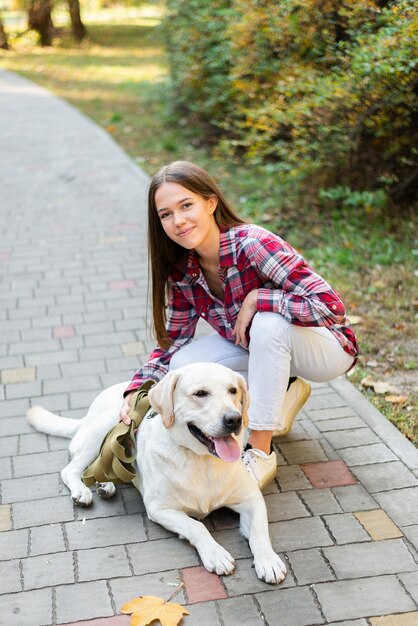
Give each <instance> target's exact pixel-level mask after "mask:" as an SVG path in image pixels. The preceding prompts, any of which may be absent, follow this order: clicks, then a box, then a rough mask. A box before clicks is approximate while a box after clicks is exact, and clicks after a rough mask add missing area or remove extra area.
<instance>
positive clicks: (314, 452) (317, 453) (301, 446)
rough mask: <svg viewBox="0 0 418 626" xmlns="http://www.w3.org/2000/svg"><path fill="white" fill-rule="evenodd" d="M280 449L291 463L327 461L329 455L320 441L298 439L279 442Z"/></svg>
mask: <svg viewBox="0 0 418 626" xmlns="http://www.w3.org/2000/svg"><path fill="white" fill-rule="evenodd" d="M279 449H280V451H281V452H282V454H283V455H284V457H285V459H286V460H287V462H288V463H289V464H290V465H299V464H300V463H316V462H319V461H327V460H328V459H327V457H326V455H325V453H324V450H323V449H322V447H321V445H320V444H319V442H318V441H296V442H294V443H282V444H279Z"/></svg>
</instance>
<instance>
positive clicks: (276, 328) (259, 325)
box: [250, 312, 291, 343]
mask: <svg viewBox="0 0 418 626" xmlns="http://www.w3.org/2000/svg"><path fill="white" fill-rule="evenodd" d="M290 326H291V324H290V322H288V321H287V320H286V319H285V318H284V317H283V315H280V314H279V313H267V312H266V313H256V314H255V316H254V318H253V321H252V324H251V329H250V339H251V341H253V342H257V343H259V342H265V343H269V342H270V343H271V341H272V339H275V338H279V337H280V336H281V335H283V333H285V332H286V331H287V330H288V329H289V327H290Z"/></svg>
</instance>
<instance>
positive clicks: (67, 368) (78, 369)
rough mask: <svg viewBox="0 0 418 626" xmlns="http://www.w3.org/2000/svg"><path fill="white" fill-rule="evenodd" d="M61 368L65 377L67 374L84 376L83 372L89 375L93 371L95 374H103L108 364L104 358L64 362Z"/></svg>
mask: <svg viewBox="0 0 418 626" xmlns="http://www.w3.org/2000/svg"><path fill="white" fill-rule="evenodd" d="M61 370H62V374H63V376H64V377H65V378H66V377H67V376H82V375H83V374H84V375H89V374H91V373H92V372H94V373H95V374H103V373H104V372H105V371H106V364H105V361H104V360H102V359H98V360H97V361H86V362H81V363H78V362H76V363H64V364H63V365H62V366H61Z"/></svg>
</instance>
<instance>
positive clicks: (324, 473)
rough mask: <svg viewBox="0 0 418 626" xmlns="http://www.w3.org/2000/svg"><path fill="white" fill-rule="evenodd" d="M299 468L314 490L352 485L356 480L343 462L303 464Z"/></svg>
mask: <svg viewBox="0 0 418 626" xmlns="http://www.w3.org/2000/svg"><path fill="white" fill-rule="evenodd" d="M301 468H302V470H303V472H304V474H305V475H306V477H307V478H308V480H309V482H310V483H311V485H312V487H313V488H314V489H324V488H325V487H342V486H345V485H354V484H355V483H356V480H355V478H354V476H353V475H352V474H351V473H350V470H349V469H348V467H347V466H346V464H345V463H344V462H343V461H326V462H324V463H304V464H303V465H301Z"/></svg>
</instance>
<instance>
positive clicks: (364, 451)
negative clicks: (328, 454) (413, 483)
mask: <svg viewBox="0 0 418 626" xmlns="http://www.w3.org/2000/svg"><path fill="white" fill-rule="evenodd" d="M339 454H340V455H341V457H342V459H343V460H344V461H345V462H346V463H347V465H349V466H350V467H352V466H357V465H370V464H372V463H386V462H388V461H396V460H397V458H398V457H397V456H396V455H395V454H393V452H392V450H390V449H389V448H388V447H387V446H386V445H385V444H383V443H375V444H371V445H367V446H356V447H355V448H344V449H342V450H340V451H339Z"/></svg>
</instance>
